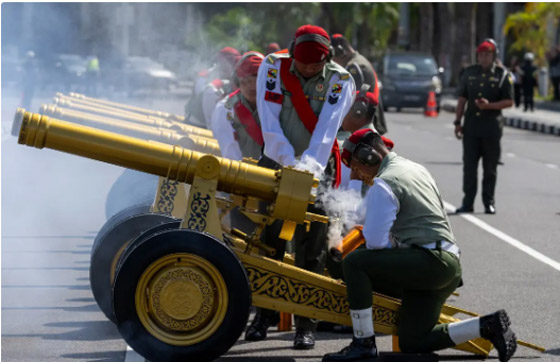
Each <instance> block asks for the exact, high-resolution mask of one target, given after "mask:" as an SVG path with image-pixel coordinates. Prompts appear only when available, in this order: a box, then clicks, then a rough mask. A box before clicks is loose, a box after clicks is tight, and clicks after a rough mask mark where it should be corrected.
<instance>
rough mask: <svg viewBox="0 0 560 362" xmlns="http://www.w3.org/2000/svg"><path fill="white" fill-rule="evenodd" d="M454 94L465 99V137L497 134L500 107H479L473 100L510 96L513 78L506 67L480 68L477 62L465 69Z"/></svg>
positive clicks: (500, 127)
mask: <svg viewBox="0 0 560 362" xmlns="http://www.w3.org/2000/svg"><path fill="white" fill-rule="evenodd" d="M458 96H459V97H463V98H466V99H467V110H466V112H465V122H464V125H463V134H464V135H465V136H466V137H500V136H501V135H502V128H503V120H502V117H501V115H502V111H501V110H493V109H491V110H490V109H489V110H481V109H479V108H478V107H477V106H476V104H475V100H476V99H479V98H486V99H488V102H490V103H493V102H498V101H501V100H504V99H513V78H512V77H511V74H510V73H509V72H508V71H507V69H505V68H503V67H501V66H499V65H497V64H495V63H494V64H493V65H492V67H491V68H490V69H489V70H487V71H484V70H483V69H482V67H481V66H480V65H478V64H477V65H472V66H470V67H468V68H466V69H465V71H464V72H463V76H462V77H461V82H460V84H459V88H458Z"/></svg>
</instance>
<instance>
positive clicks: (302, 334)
mask: <svg viewBox="0 0 560 362" xmlns="http://www.w3.org/2000/svg"><path fill="white" fill-rule="evenodd" d="M313 348H315V337H314V336H313V332H311V331H306V330H304V329H300V328H297V329H296V335H295V336H294V349H313Z"/></svg>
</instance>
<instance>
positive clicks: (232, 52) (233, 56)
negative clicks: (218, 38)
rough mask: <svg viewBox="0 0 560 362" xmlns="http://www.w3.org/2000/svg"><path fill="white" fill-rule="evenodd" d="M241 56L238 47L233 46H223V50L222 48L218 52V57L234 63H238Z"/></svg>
mask: <svg viewBox="0 0 560 362" xmlns="http://www.w3.org/2000/svg"><path fill="white" fill-rule="evenodd" d="M240 57H241V54H239V52H238V51H237V49H234V48H232V47H225V48H222V50H220V52H219V53H218V56H217V58H221V59H224V60H227V61H228V62H230V63H232V64H235V63H237V62H238V61H239V58H240Z"/></svg>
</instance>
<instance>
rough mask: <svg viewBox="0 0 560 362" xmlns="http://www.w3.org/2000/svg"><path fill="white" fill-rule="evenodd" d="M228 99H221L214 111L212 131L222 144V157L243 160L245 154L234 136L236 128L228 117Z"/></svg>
mask: <svg viewBox="0 0 560 362" xmlns="http://www.w3.org/2000/svg"><path fill="white" fill-rule="evenodd" d="M226 101H227V98H225V99H222V100H221V101H219V102H218V104H217V105H216V108H215V109H214V113H212V133H213V135H214V138H216V140H217V141H218V144H219V145H220V152H221V154H222V157H225V158H229V159H230V160H235V161H241V159H242V158H243V155H242V154H241V149H240V148H239V144H238V143H237V141H236V140H235V137H234V133H235V130H234V129H233V127H232V125H231V123H230V122H229V121H228V119H227V109H226V107H225V104H226Z"/></svg>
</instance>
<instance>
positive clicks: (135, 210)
mask: <svg viewBox="0 0 560 362" xmlns="http://www.w3.org/2000/svg"><path fill="white" fill-rule="evenodd" d="M150 208H151V206H150V205H144V204H138V205H134V206H130V207H127V208H126V209H123V210H121V211H119V212H118V213H116V214H115V215H113V216H111V218H110V219H109V220H107V221H106V222H105V224H103V226H102V227H101V229H99V231H98V232H97V236H96V237H95V240H94V241H93V245H92V246H91V255H93V253H95V250H97V248H98V247H99V244H100V243H101V240H103V239H104V238H105V235H106V234H107V232H108V231H109V230H111V229H112V228H113V227H115V225H117V224H118V223H120V222H121V221H123V220H124V219H127V218H129V217H131V216H133V215H137V214H146V213H149V212H150Z"/></svg>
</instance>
